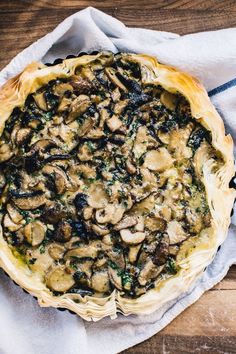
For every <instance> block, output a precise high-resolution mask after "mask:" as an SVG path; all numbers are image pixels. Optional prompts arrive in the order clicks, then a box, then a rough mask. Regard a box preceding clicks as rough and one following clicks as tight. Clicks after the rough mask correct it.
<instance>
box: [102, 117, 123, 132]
mask: <svg viewBox="0 0 236 354" xmlns="http://www.w3.org/2000/svg"><path fill="white" fill-rule="evenodd" d="M106 123H107V126H108V128H109V129H110V130H111V131H112V132H115V131H116V130H118V129H119V128H120V127H121V126H122V124H123V123H122V121H121V120H120V119H119V118H118V116H117V115H113V116H112V117H111V118H109V119H108V120H107V121H106Z"/></svg>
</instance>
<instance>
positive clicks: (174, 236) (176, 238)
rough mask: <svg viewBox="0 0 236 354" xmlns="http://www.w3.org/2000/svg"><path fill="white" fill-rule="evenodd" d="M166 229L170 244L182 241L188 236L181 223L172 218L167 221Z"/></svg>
mask: <svg viewBox="0 0 236 354" xmlns="http://www.w3.org/2000/svg"><path fill="white" fill-rule="evenodd" d="M166 231H167V234H168V236H169V239H170V245H174V244H176V243H179V242H182V241H184V240H186V239H187V238H188V235H187V234H186V232H185V231H184V229H183V227H182V225H181V224H180V223H179V222H178V221H176V220H172V221H170V222H169V223H168V225H167V230H166Z"/></svg>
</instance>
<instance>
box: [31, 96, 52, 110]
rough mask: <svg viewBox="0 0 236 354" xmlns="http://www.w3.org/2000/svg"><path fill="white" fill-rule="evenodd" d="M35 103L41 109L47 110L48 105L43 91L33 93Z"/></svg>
mask: <svg viewBox="0 0 236 354" xmlns="http://www.w3.org/2000/svg"><path fill="white" fill-rule="evenodd" d="M33 97H34V100H35V103H36V105H37V106H38V107H39V108H40V109H42V110H43V111H47V110H48V105H47V102H46V99H45V96H44V92H41V93H36V94H34V95H33Z"/></svg>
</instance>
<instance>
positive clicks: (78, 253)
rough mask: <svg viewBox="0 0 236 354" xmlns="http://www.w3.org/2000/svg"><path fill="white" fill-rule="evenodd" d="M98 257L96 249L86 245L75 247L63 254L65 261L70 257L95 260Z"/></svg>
mask: <svg viewBox="0 0 236 354" xmlns="http://www.w3.org/2000/svg"><path fill="white" fill-rule="evenodd" d="M97 255H98V249H97V247H95V246H93V245H88V246H87V245H86V246H84V247H82V246H81V247H77V248H74V249H72V250H70V251H68V252H66V254H65V259H68V258H70V257H73V258H84V257H89V258H96V257H97Z"/></svg>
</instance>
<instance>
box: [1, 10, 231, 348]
mask: <svg viewBox="0 0 236 354" xmlns="http://www.w3.org/2000/svg"><path fill="white" fill-rule="evenodd" d="M235 41H236V29H235V28H232V29H226V30H220V31H214V32H203V33H197V34H190V35H186V36H182V37H180V36H178V35H177V34H173V33H167V32H157V31H152V30H146V29H141V28H128V27H126V26H125V25H124V24H123V23H121V22H120V21H118V20H116V19H114V18H112V17H110V16H108V15H106V14H104V13H103V12H101V11H98V10H96V9H94V8H91V7H89V8H87V9H85V10H83V11H80V12H77V13H75V14H74V15H72V16H70V17H68V18H67V19H65V20H64V21H63V22H62V23H61V24H60V25H59V26H58V27H57V28H56V29H55V30H54V31H53V32H51V33H49V34H48V35H46V36H45V37H43V38H41V39H40V40H38V41H37V42H35V43H33V44H32V45H31V46H30V47H28V48H26V49H25V50H23V51H22V52H21V53H19V54H18V55H17V56H16V57H15V58H14V59H13V60H12V61H11V62H10V64H9V65H7V66H6V67H5V68H4V69H3V70H2V71H1V73H0V85H1V84H3V83H4V82H5V81H6V80H7V79H8V78H10V77H11V76H13V75H15V74H17V73H18V72H19V71H21V70H22V69H23V68H24V67H25V65H26V64H28V63H30V62H31V61H33V60H42V61H43V62H44V63H47V62H53V60H54V59H56V58H58V57H60V58H64V57H66V56H67V55H69V54H77V53H78V52H80V51H93V50H102V49H106V50H111V51H113V52H117V51H125V52H127V51H128V52H137V53H147V54H151V55H155V56H156V57H157V58H158V60H159V61H160V62H163V63H166V64H170V65H173V66H176V67H178V68H179V69H182V70H184V71H187V72H189V73H191V74H193V75H194V76H196V77H198V78H199V79H200V80H201V81H202V82H203V84H204V85H205V87H206V88H207V89H208V90H213V89H215V88H216V87H217V86H219V85H223V84H224V83H226V82H228V81H229V80H232V79H234V78H235V77H236V46H235ZM228 86H229V85H226V86H225V85H223V86H220V88H219V90H214V91H211V93H214V92H217V93H215V94H214V95H212V101H213V103H214V104H215V106H216V108H217V109H218V110H219V112H220V113H221V115H222V117H223V118H224V120H225V124H226V128H227V131H228V132H230V133H231V134H232V136H233V137H236V120H234V112H236V88H235V87H234V86H233V84H232V85H231V86H232V87H231V88H229V89H227V87H228ZM235 214H236V213H235ZM233 219H234V220H233V221H232V225H231V227H230V230H229V234H228V238H227V240H226V241H225V243H224V244H223V245H222V247H221V249H220V251H219V252H218V253H217V255H216V257H215V259H214V261H213V262H212V264H211V265H210V266H209V267H208V268H207V270H206V271H205V272H204V274H203V276H202V278H201V279H200V280H199V281H198V282H197V284H195V286H194V287H193V288H192V289H190V291H189V292H188V293H186V294H184V295H182V296H181V297H180V298H179V299H177V300H176V301H172V302H171V303H168V304H166V305H165V306H163V307H162V308H161V309H160V310H159V311H157V312H155V313H153V314H151V315H148V316H129V317H124V316H121V315H118V318H117V319H116V320H113V321H112V320H110V319H109V318H106V319H103V320H101V321H99V322H97V323H92V322H84V321H83V320H82V319H80V318H79V317H77V316H72V315H71V314H70V313H68V312H67V311H66V312H59V311H56V310H55V309H52V308H40V307H39V306H38V305H37V302H36V301H35V300H34V299H33V298H32V297H31V296H30V295H27V294H25V293H24V292H23V291H22V289H21V288H19V287H16V286H15V285H14V284H13V283H12V281H11V280H10V279H9V278H8V277H6V275H5V274H4V273H3V272H2V271H0V277H1V278H0V279H1V285H0V313H1V316H0V338H1V340H0V353H1V354H13V353H16V352H17V353H18V354H32V353H34V354H60V353H66V354H77V353H78V354H92V353H97V354H100V353H102V354H112V353H117V352H120V351H121V350H124V349H126V348H128V347H130V346H133V345H135V344H137V343H139V342H142V341H143V340H145V339H147V338H149V337H151V336H152V335H154V334H155V333H157V332H158V331H160V330H161V329H162V328H163V327H164V326H166V325H167V324H168V323H169V322H170V321H171V320H173V319H174V318H175V317H176V316H177V315H178V314H179V313H180V312H182V311H183V310H184V309H185V308H186V307H188V306H189V305H191V304H192V303H193V302H194V301H196V300H197V299H198V298H199V297H200V296H201V295H202V293H203V292H204V291H206V290H207V289H209V288H211V287H212V286H214V285H215V284H216V283H217V282H219V281H220V280H221V279H222V278H223V277H224V276H225V275H226V273H227V271H228V269H229V267H230V266H231V265H232V264H235V263H236V238H235V231H236V226H235V225H236V217H235V218H233Z"/></svg>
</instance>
